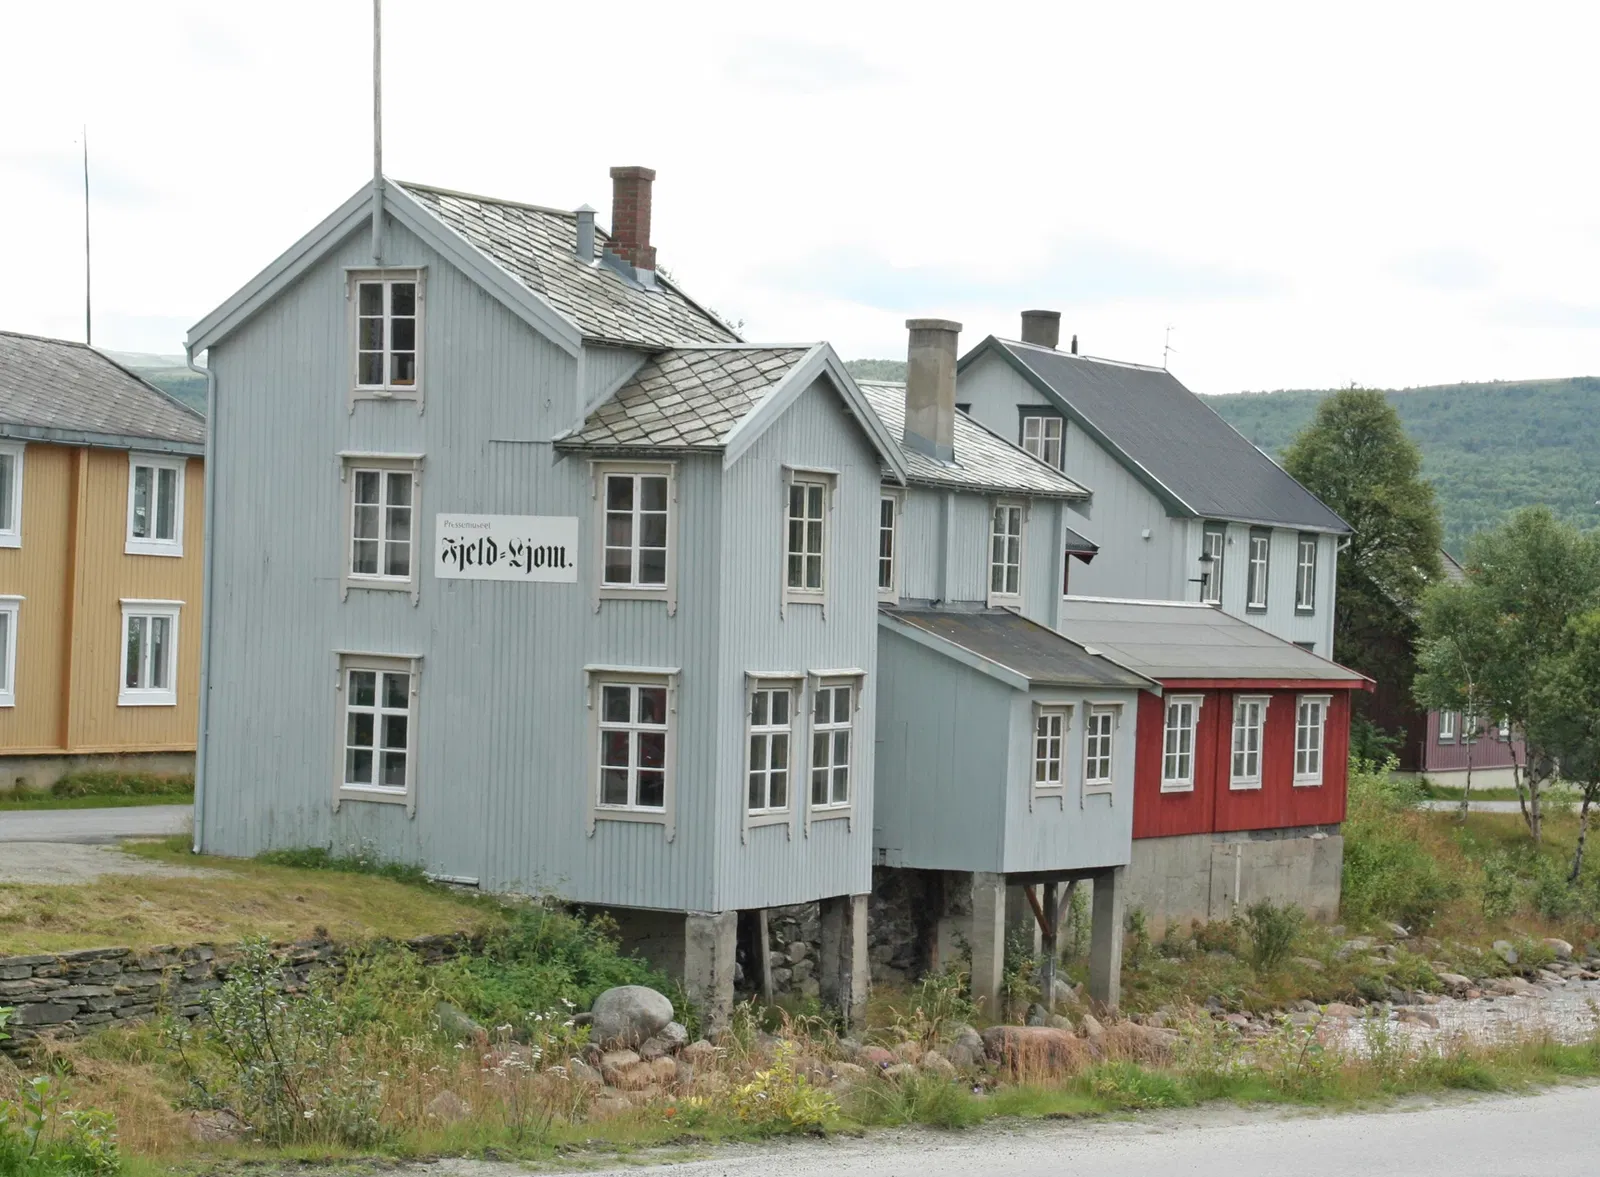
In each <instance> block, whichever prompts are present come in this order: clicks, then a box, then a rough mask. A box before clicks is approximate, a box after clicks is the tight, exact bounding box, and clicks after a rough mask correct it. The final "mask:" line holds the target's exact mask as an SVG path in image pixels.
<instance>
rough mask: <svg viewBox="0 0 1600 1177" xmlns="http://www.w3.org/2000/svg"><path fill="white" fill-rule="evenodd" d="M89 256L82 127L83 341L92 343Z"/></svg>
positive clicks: (86, 132)
mask: <svg viewBox="0 0 1600 1177" xmlns="http://www.w3.org/2000/svg"><path fill="white" fill-rule="evenodd" d="M92 275H93V271H92V270H91V268H90V258H89V127H88V124H87V123H86V124H84V128H83V342H84V343H86V344H93V343H94V302H93V288H92V285H91V281H90V279H91V277H92Z"/></svg>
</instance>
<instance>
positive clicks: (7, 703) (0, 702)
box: [0, 691, 17, 707]
mask: <svg viewBox="0 0 1600 1177" xmlns="http://www.w3.org/2000/svg"><path fill="white" fill-rule="evenodd" d="M16 705H17V697H16V696H15V695H14V694H12V693H11V692H10V691H0V707H15V706H16Z"/></svg>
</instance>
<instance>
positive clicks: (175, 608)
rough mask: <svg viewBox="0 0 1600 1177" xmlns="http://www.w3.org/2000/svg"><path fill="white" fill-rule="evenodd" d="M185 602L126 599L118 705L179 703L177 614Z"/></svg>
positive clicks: (167, 704)
mask: <svg viewBox="0 0 1600 1177" xmlns="http://www.w3.org/2000/svg"><path fill="white" fill-rule="evenodd" d="M182 608H183V602H182V601H123V602H122V659H121V662H120V664H119V665H120V666H121V673H122V677H121V685H120V687H119V688H118V690H117V706H119V707H176V706H177V705H178V687H177V678H178V613H179V611H180V610H181V609H182Z"/></svg>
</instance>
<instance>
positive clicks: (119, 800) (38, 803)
mask: <svg viewBox="0 0 1600 1177" xmlns="http://www.w3.org/2000/svg"><path fill="white" fill-rule="evenodd" d="M193 803H194V794H193V793H135V794H121V795H114V796H110V797H105V796H100V795H98V794H94V795H90V796H87V797H57V796H56V795H55V794H54V793H27V794H24V795H22V796H20V797H19V796H16V795H14V794H9V793H8V794H5V795H3V796H0V813H5V812H8V811H12V810H18V809H21V810H32V809H125V808H127V807H128V806H130V805H192V804H193Z"/></svg>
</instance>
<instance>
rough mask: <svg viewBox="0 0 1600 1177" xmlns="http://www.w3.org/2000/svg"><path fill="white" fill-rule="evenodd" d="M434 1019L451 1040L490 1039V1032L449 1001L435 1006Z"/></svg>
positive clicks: (440, 1029) (474, 1040)
mask: <svg viewBox="0 0 1600 1177" xmlns="http://www.w3.org/2000/svg"><path fill="white" fill-rule="evenodd" d="M433 1020H434V1021H435V1022H436V1023H438V1026H439V1033H441V1034H443V1035H444V1036H445V1037H446V1038H448V1039H450V1041H451V1042H477V1041H480V1040H482V1041H488V1038H489V1032H488V1031H487V1030H485V1029H484V1028H483V1027H482V1026H480V1025H478V1023H477V1022H475V1021H473V1020H472V1019H471V1018H469V1017H468V1016H467V1015H466V1014H465V1013H463V1012H462V1011H461V1010H459V1009H457V1008H456V1007H455V1006H453V1005H451V1004H450V1003H449V1002H448V1001H441V1002H440V1003H439V1004H438V1005H436V1006H434V1007H433Z"/></svg>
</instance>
